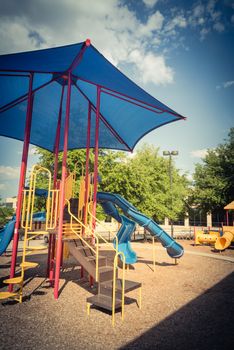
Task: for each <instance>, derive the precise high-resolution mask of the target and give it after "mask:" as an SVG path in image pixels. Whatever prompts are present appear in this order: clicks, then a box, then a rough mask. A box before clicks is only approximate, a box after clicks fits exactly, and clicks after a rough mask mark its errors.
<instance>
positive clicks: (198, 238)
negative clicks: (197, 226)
mask: <svg viewBox="0 0 234 350" xmlns="http://www.w3.org/2000/svg"><path fill="white" fill-rule="evenodd" d="M219 237H220V232H219V231H212V230H209V231H207V233H205V231H202V230H201V231H197V232H195V239H194V245H201V244H212V245H213V244H215V242H216V241H217V239H218V238H219Z"/></svg>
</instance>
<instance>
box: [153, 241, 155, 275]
mask: <svg viewBox="0 0 234 350" xmlns="http://www.w3.org/2000/svg"><path fill="white" fill-rule="evenodd" d="M153 269H154V272H155V240H154V237H153Z"/></svg>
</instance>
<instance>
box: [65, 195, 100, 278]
mask: <svg viewBox="0 0 234 350" xmlns="http://www.w3.org/2000/svg"><path fill="white" fill-rule="evenodd" d="M66 202H67V205H68V209H67V210H68V213H69V214H70V216H71V221H70V224H71V230H72V232H73V233H74V234H76V235H77V237H78V238H79V239H80V240H81V241H82V242H83V243H84V244H85V245H86V246H87V247H88V248H89V249H90V250H91V251H92V252H93V253H94V254H95V255H96V270H95V279H96V281H97V282H98V280H99V278H98V277H99V276H98V271H99V238H98V237H96V236H95V235H94V239H95V240H96V250H95V249H94V248H93V247H92V246H91V245H90V244H89V243H88V242H87V241H86V240H85V239H84V238H83V237H82V235H80V234H79V233H78V232H77V231H75V229H73V227H72V219H74V220H75V221H76V222H78V223H79V224H80V225H81V226H82V227H84V229H85V230H87V231H89V232H90V233H91V234H90V237H92V230H91V229H90V228H89V227H88V226H85V225H84V224H83V222H82V221H80V220H79V219H78V218H77V217H75V215H73V214H72V212H71V206H70V202H69V200H66Z"/></svg>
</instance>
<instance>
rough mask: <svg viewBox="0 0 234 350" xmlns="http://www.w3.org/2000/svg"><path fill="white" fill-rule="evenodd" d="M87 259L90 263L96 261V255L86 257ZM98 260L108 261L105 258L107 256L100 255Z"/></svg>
mask: <svg viewBox="0 0 234 350" xmlns="http://www.w3.org/2000/svg"><path fill="white" fill-rule="evenodd" d="M85 258H86V260H88V261H92V260H96V256H94V255H90V256H86V257H85ZM98 258H99V259H106V257H105V256H102V255H99V257H98Z"/></svg>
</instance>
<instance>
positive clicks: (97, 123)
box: [92, 86, 101, 230]
mask: <svg viewBox="0 0 234 350" xmlns="http://www.w3.org/2000/svg"><path fill="white" fill-rule="evenodd" d="M100 97H101V88H100V86H98V87H97V103H96V104H97V106H96V128H95V151H94V181H93V216H96V207H97V187H98V142H99V112H100ZM95 227H96V220H95V219H93V221H92V228H93V230H94V229H95Z"/></svg>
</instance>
